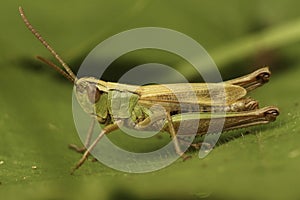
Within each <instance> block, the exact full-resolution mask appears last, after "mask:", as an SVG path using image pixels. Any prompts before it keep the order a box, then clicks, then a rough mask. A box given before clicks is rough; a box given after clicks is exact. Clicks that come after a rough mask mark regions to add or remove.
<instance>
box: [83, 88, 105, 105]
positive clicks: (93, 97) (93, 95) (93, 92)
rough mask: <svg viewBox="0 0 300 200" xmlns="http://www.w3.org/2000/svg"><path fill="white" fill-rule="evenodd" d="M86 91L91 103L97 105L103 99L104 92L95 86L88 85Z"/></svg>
mask: <svg viewBox="0 0 300 200" xmlns="http://www.w3.org/2000/svg"><path fill="white" fill-rule="evenodd" d="M86 90H87V95H88V99H89V101H90V102H91V103H97V102H98V101H99V99H100V97H101V94H102V92H101V91H100V90H99V89H98V88H97V87H96V86H95V85H88V86H87V88H86Z"/></svg>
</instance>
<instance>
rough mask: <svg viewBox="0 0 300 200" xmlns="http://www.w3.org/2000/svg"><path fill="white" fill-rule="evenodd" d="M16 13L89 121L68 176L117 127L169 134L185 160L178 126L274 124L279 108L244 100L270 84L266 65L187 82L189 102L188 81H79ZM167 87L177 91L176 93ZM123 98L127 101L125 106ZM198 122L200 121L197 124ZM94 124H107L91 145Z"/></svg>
mask: <svg viewBox="0 0 300 200" xmlns="http://www.w3.org/2000/svg"><path fill="white" fill-rule="evenodd" d="M19 12H20V15H21V17H22V19H23V21H24V23H25V25H26V26H27V28H28V29H29V30H30V31H31V32H32V33H33V34H34V36H35V37H36V38H37V39H38V40H39V41H40V42H41V43H42V44H43V45H44V46H45V47H46V48H47V49H48V50H49V51H50V53H51V54H52V55H53V56H54V57H55V59H56V60H57V61H58V62H59V63H60V64H61V65H62V67H63V69H62V68H61V67H59V66H57V65H56V64H54V63H52V62H51V61H49V60H46V59H45V58H43V57H40V56H38V57H37V58H38V59H39V60H40V61H42V62H44V63H46V64H47V65H49V66H50V67H52V68H54V69H55V70H56V71H58V72H59V73H60V74H62V75H63V76H64V77H66V78H67V79H68V80H70V81H71V82H72V83H73V84H74V85H75V87H74V92H75V94H76V97H77V100H78V102H79V104H80V105H81V106H82V108H83V109H84V111H85V112H87V113H89V114H90V115H91V118H92V121H91V125H90V128H89V130H88V133H87V138H86V142H85V145H84V146H85V147H83V148H79V147H77V146H76V145H70V148H72V149H74V150H76V151H77V152H80V153H83V155H82V158H81V159H80V160H79V162H78V163H77V164H76V165H75V167H74V168H73V169H72V173H73V172H74V171H75V170H76V169H78V168H79V167H80V166H81V165H82V164H83V163H84V162H85V160H86V159H87V157H88V156H89V154H90V152H91V151H92V150H93V149H94V148H95V146H96V145H97V143H98V142H99V141H100V140H101V138H102V137H103V136H104V135H106V134H108V133H110V132H112V131H115V130H117V129H119V127H120V126H122V125H125V126H127V127H130V128H133V129H135V130H140V131H143V130H158V131H165V132H168V133H169V134H170V136H171V137H172V139H173V142H174V146H175V150H176V152H177V153H178V154H179V155H181V157H182V158H183V159H184V160H185V159H187V158H188V156H187V155H186V154H184V152H182V150H181V148H180V145H179V141H178V138H177V137H176V134H177V131H178V129H179V127H180V126H181V128H182V126H183V130H184V131H183V133H184V134H186V135H189V134H190V132H191V130H192V129H194V128H195V124H196V125H197V127H196V131H197V135H204V134H206V133H207V131H208V127H209V123H210V122H211V120H212V119H213V120H214V123H215V124H218V123H219V122H221V121H222V120H223V122H224V126H223V128H222V131H228V130H232V129H237V128H243V127H248V126H253V125H259V124H267V123H269V122H272V121H274V120H275V119H276V117H277V116H278V115H279V109H278V108H277V107H274V106H268V107H264V108H259V105H258V102H257V101H256V100H254V99H252V98H250V97H247V96H246V95H247V94H248V93H249V92H250V91H252V90H254V89H256V88H258V87H260V86H262V85H263V84H265V83H267V82H268V81H269V78H270V76H271V72H270V70H269V68H268V67H263V68H260V69H258V70H257V71H254V72H252V73H250V74H248V75H245V76H242V77H239V78H235V79H232V80H229V81H225V82H222V83H191V84H189V87H191V91H192V92H193V94H195V97H196V98H189V96H190V95H191V91H190V90H186V89H185V87H184V86H185V84H186V83H182V84H166V85H146V86H134V85H127V84H120V83H113V82H106V81H103V80H100V79H96V78H94V77H82V78H78V77H76V75H75V74H74V73H73V71H72V70H71V68H70V67H69V66H68V65H67V64H66V63H65V62H64V61H63V59H61V57H60V56H59V55H58V54H57V53H56V51H55V50H54V49H53V48H52V47H51V46H50V45H49V44H48V43H47V42H46V41H45V40H44V39H43V38H42V36H41V35H40V34H39V33H38V32H37V31H36V30H35V29H34V28H33V26H32V25H31V24H30V22H29V21H28V19H27V17H26V16H25V14H24V11H23V9H22V8H21V7H20V8H19ZM220 86H222V88H223V89H224V92H220V90H219V89H218V88H219V87H220ZM170 88H175V89H176V94H174V92H173V91H172V90H171V89H170ZM177 95H179V96H185V97H186V98H184V102H183V104H184V105H187V106H184V108H183V109H182V108H181V105H180V104H181V103H182V102H179V101H178V98H177V97H178V96H177ZM212 95H215V96H216V97H217V99H223V101H218V100H217V101H214V102H212V101H211V96H212ZM124 99H127V100H128V101H127V102H126V103H124ZM113 102H115V103H113ZM128 102H129V103H128ZM157 104H158V105H160V106H161V107H162V108H164V112H163V114H162V112H161V111H160V109H153V110H151V108H152V106H153V105H157ZM195 107H197V109H195ZM200 118H201V120H199V119H200ZM96 123H100V124H103V125H105V126H104V128H103V129H102V131H101V132H100V133H99V135H98V136H97V138H96V139H95V140H94V141H91V136H92V133H93V127H94V126H95V124H96ZM216 131H217V130H216ZM210 132H214V130H210Z"/></svg>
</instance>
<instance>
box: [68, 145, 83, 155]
mask: <svg viewBox="0 0 300 200" xmlns="http://www.w3.org/2000/svg"><path fill="white" fill-rule="evenodd" d="M69 149H72V150H74V151H76V152H78V153H84V152H85V151H86V148H85V147H78V146H77V145H75V144H69Z"/></svg>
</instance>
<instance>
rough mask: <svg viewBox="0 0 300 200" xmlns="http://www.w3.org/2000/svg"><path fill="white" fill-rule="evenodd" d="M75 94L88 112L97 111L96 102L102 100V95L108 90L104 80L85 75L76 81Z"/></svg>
mask: <svg viewBox="0 0 300 200" xmlns="http://www.w3.org/2000/svg"><path fill="white" fill-rule="evenodd" d="M74 92H75V96H76V98H77V100H78V102H79V104H80V106H81V107H82V108H83V109H84V110H85V112H87V113H95V112H94V109H95V106H94V105H95V104H96V103H97V102H98V101H99V100H100V98H101V95H102V94H103V93H104V92H107V88H106V84H105V82H104V81H101V80H99V79H95V78H92V77H83V78H80V79H78V80H77V81H76V82H75V87H74Z"/></svg>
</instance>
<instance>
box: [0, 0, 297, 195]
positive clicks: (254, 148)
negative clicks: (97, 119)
mask: <svg viewBox="0 0 300 200" xmlns="http://www.w3.org/2000/svg"><path fill="white" fill-rule="evenodd" d="M20 5H21V6H23V8H24V9H25V12H26V13H27V16H28V18H29V19H30V20H31V22H32V24H34V26H35V27H36V28H37V29H38V30H39V31H40V32H41V34H42V35H44V37H45V38H46V39H47V40H48V41H49V43H50V44H51V45H52V46H53V47H54V48H55V49H56V50H57V51H58V52H60V54H61V56H62V57H63V58H64V59H65V61H66V62H67V63H70V65H71V66H72V67H73V69H74V70H75V71H76V69H78V67H79V66H80V63H81V61H82V59H83V58H84V57H85V55H86V54H87V53H88V52H89V51H90V50H91V49H92V48H93V47H94V46H95V45H97V44H98V43H99V42H101V41H103V40H105V39H106V38H108V37H109V36H112V35H114V34H116V33H119V32H121V31H125V30H128V29H131V28H137V27H145V26H155V27H164V28H170V29H174V30H176V31H180V32H182V33H184V34H186V35H188V36H190V37H192V38H193V39H195V40H196V41H198V42H199V43H200V44H202V45H203V47H204V48H205V49H206V50H207V51H208V52H209V53H210V55H211V56H212V58H213V59H214V60H215V62H216V64H217V65H218V67H219V69H220V72H221V73H222V75H223V78H224V79H229V78H234V77H237V76H239V75H242V74H245V73H248V72H250V71H253V70H254V69H257V68H258V66H261V65H270V66H271V71H272V72H273V75H272V79H271V81H270V83H269V84H267V85H266V86H264V87H263V88H259V89H258V90H257V91H254V92H253V93H251V96H252V97H254V98H256V99H258V100H259V101H260V104H261V106H265V105H276V106H278V107H279V108H280V111H281V115H280V116H279V117H278V119H277V121H276V122H274V123H272V124H269V125H265V126H259V127H252V128H246V129H241V130H237V131H231V132H227V133H226V134H224V136H223V137H222V140H221V142H220V143H219V145H218V146H217V147H216V148H215V149H214V150H213V151H212V153H211V154H210V155H209V156H207V157H206V158H205V159H202V160H200V159H198V157H197V153H198V152H197V151H191V152H189V154H191V155H193V159H190V160H188V161H187V162H182V161H181V160H178V161H177V162H175V163H174V164H172V165H171V166H169V167H167V168H164V169H162V170H160V171H157V172H152V173H147V174H127V173H122V172H117V171H115V170H113V169H110V168H108V167H106V166H104V165H102V164H101V163H93V162H90V161H89V162H86V163H85V165H84V166H83V167H82V168H81V169H80V170H79V171H78V172H77V173H76V174H75V175H73V176H71V175H69V170H70V168H71V167H72V166H73V165H74V164H75V163H76V161H78V159H79V158H80V155H79V154H76V153H74V152H72V151H70V150H68V148H67V145H68V144H69V143H76V144H80V140H79V138H78V136H77V133H76V130H75V127H74V122H73V118H72V109H71V94H72V85H71V84H69V83H68V82H67V81H65V80H64V79H63V78H61V77H60V76H59V75H57V74H56V72H53V70H52V69H49V67H47V66H44V65H42V64H40V63H39V62H38V61H36V60H35V59H34V57H35V56H36V55H42V56H44V57H48V58H51V56H50V55H49V53H48V52H47V50H45V49H44V47H43V46H42V45H41V44H40V43H39V42H37V41H36V39H35V38H34V37H33V36H32V35H31V33H29V32H28V30H27V29H26V28H25V26H24V24H23V22H22V21H21V18H20V16H19V14H18V6H20ZM299 7H300V2H299V1H297V0H287V1H282V0H264V1H263V0H253V1H239V0H228V1H221V0H217V1H207V0H193V1H192V0H188V1H177V0H173V1H158V0H124V1H121V0H119V1H115V0H113V1H96V0H95V1H92V0H89V1H85V2H83V1H69V0H66V1H56V0H53V1H14V0H12V1H5V2H2V3H1V7H0V11H1V18H0V23H1V34H0V49H1V54H0V64H1V67H0V72H1V73H0V74H1V78H0V83H1V84H0V91H1V97H0V109H1V114H0V134H1V135H0V136H1V137H0V197H1V198H4V197H5V199H84V198H86V199H87V198H88V199H121V198H122V199H240V198H244V199H283V198H284V199H299V197H300V191H299V189H298V185H299V183H300V180H299V179H300V175H299V173H300V142H299V141H300V134H299V131H300V129H299V125H297V123H298V124H299V123H300V121H299V119H298V118H299V103H300V102H299V100H300V99H299V86H298V85H299V84H300V79H299V75H300V56H299V53H300V14H299ZM151 55H152V56H149V55H148V54H147V52H140V53H137V54H136V55H132V56H131V57H130V58H129V59H124V60H123V61H122V60H120V61H118V62H117V64H116V67H122V66H123V65H124V67H125V66H127V67H132V66H134V65H136V64H142V63H145V62H149V61H153V60H154V61H156V62H159V61H161V62H164V63H166V64H170V65H171V66H174V67H176V68H179V69H181V70H182V69H183V67H182V66H184V65H182V63H181V62H180V61H179V60H178V58H174V59H170V58H173V57H172V56H169V55H165V54H159V55H158V57H155V56H154V55H157V54H155V53H153V54H151ZM164 55H165V56H164ZM153 57H154V58H153ZM155 59H156V60H155ZM178 63H179V64H178ZM116 71H117V69H115V68H113V70H111V72H110V73H108V74H107V76H106V79H107V80H110V81H113V80H115V79H117V78H118V77H117V76H116V75H115V74H114V72H116ZM186 76H187V78H189V79H190V80H193V81H197V77H194V76H193V74H192V73H189V72H186ZM246 133H248V134H246ZM236 136H237V137H236ZM238 136H240V137H238ZM116 137H117V136H116ZM153 145H155V144H153ZM33 166H36V167H37V168H36V169H33V168H32V167H33Z"/></svg>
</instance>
